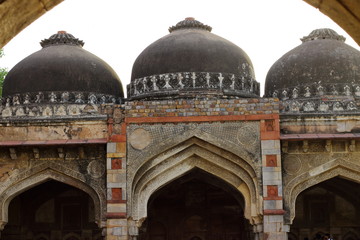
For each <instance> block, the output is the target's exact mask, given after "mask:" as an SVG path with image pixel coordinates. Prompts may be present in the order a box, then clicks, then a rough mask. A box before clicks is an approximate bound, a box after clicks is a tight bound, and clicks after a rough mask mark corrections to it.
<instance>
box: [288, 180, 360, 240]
mask: <svg viewBox="0 0 360 240" xmlns="http://www.w3.org/2000/svg"><path fill="white" fill-rule="evenodd" d="M295 214H296V215H295V219H294V221H293V224H292V225H291V228H290V234H289V239H291V240H307V239H308V240H313V239H314V240H318V239H319V238H321V236H322V235H325V234H326V233H329V234H330V235H331V237H332V238H333V239H336V240H337V239H342V240H355V239H360V184H359V183H356V182H353V181H350V180H347V179H343V178H340V177H335V178H332V179H329V180H327V181H325V182H322V183H319V184H317V185H315V186H313V187H311V188H309V189H307V190H305V191H303V192H302V193H300V194H299V196H298V197H297V199H296V205H295ZM319 240H321V239H319Z"/></svg>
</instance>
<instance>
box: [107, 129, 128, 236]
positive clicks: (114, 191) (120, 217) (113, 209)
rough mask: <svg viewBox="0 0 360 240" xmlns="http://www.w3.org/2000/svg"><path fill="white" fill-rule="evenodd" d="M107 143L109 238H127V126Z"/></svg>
mask: <svg viewBox="0 0 360 240" xmlns="http://www.w3.org/2000/svg"><path fill="white" fill-rule="evenodd" d="M121 129H122V130H121V134H113V135H112V136H111V137H110V141H111V142H108V143H107V160H106V161H107V164H106V165H107V166H106V167H107V213H106V217H107V222H106V239H107V240H120V239H121V240H127V239H128V227H127V219H126V126H125V123H122V124H121Z"/></svg>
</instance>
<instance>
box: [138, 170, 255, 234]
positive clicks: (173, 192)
mask: <svg viewBox="0 0 360 240" xmlns="http://www.w3.org/2000/svg"><path fill="white" fill-rule="evenodd" d="M253 238H254V237H253V233H252V231H251V226H250V224H249V222H248V220H246V219H245V217H244V199H243V197H242V195H241V194H240V193H239V192H238V191H237V190H236V189H235V188H233V187H232V186H230V185H229V184H227V183H226V182H224V181H223V180H221V179H219V178H217V177H215V176H212V175H210V174H208V173H206V172H204V171H202V170H200V169H195V170H193V171H191V172H190V173H188V174H186V175H184V176H182V177H180V178H178V179H176V180H174V181H173V182H171V183H170V184H168V185H166V186H165V187H163V188H162V189H160V190H158V191H157V192H156V193H154V194H153V196H152V197H151V198H150V200H149V203H148V217H147V219H146V221H145V222H144V223H143V225H142V227H141V228H140V235H139V239H140V240H168V239H171V240H177V239H178V240H180V239H181V240H251V239H253Z"/></svg>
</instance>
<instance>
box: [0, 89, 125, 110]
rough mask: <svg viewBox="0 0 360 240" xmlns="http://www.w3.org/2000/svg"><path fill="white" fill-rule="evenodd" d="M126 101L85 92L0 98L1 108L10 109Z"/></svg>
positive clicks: (44, 93) (28, 94) (47, 93)
mask: <svg viewBox="0 0 360 240" xmlns="http://www.w3.org/2000/svg"><path fill="white" fill-rule="evenodd" d="M123 102H124V99H122V98H117V97H115V96H112V95H105V94H99V93H85V92H36V93H24V94H14V95H12V96H7V97H3V98H0V106H5V107H10V106H17V105H29V104H37V105H39V104H40V105H41V104H49V103H50V104H67V103H68V104H86V103H88V104H105V103H114V104H121V103H123Z"/></svg>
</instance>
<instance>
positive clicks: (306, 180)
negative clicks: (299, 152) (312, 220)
mask: <svg viewBox="0 0 360 240" xmlns="http://www.w3.org/2000/svg"><path fill="white" fill-rule="evenodd" d="M335 177H342V178H344V179H347V180H350V181H353V182H357V183H360V166H359V165H356V164H354V163H352V162H349V161H346V160H344V159H335V160H333V161H330V162H327V163H325V164H322V165H320V166H318V167H316V168H314V169H312V170H311V171H309V172H306V173H303V174H301V175H299V176H298V177H296V178H294V179H293V180H291V181H290V182H289V183H288V184H287V185H286V186H285V187H284V200H285V207H286V208H287V210H288V212H287V215H286V218H285V220H286V221H287V222H288V223H289V224H292V222H293V220H294V218H295V202H296V198H297V197H298V195H299V194H300V193H301V192H303V191H305V190H306V189H308V188H310V187H312V186H315V185H317V184H319V183H321V182H325V181H326V180H329V179H332V178H335Z"/></svg>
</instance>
